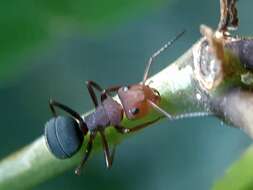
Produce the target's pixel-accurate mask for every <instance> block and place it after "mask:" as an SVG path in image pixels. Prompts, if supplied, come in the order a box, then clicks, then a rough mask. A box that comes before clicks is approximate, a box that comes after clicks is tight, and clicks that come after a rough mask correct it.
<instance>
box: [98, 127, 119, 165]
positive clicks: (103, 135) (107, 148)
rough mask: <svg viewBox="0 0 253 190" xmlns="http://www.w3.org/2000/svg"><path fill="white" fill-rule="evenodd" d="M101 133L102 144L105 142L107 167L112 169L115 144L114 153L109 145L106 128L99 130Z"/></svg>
mask: <svg viewBox="0 0 253 190" xmlns="http://www.w3.org/2000/svg"><path fill="white" fill-rule="evenodd" d="M99 133H100V136H101V140H102V144H103V149H104V156H105V162H106V167H107V168H108V169H110V168H111V166H112V163H113V160H114V155H115V146H114V147H113V150H112V154H110V150H109V145H108V142H107V140H106V137H105V134H104V130H101V131H99Z"/></svg>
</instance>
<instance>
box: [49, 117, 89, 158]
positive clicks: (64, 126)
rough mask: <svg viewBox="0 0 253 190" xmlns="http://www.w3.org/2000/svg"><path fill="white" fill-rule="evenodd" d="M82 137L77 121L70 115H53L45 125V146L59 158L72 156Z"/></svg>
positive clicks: (79, 145) (80, 143)
mask: <svg viewBox="0 0 253 190" xmlns="http://www.w3.org/2000/svg"><path fill="white" fill-rule="evenodd" d="M83 138H84V136H83V133H82V132H81V130H80V128H79V125H78V123H77V121H76V120H75V119H73V118H72V117H69V116H57V117H53V118H52V119H50V120H49V121H48V122H47V123H46V125H45V139H46V143H47V147H48V149H49V150H50V151H51V153H52V154H53V155H54V156H55V157H57V158H59V159H65V158H70V157H72V156H73V155H74V154H75V153H76V152H77V151H78V150H79V149H80V147H81V145H82V143H83Z"/></svg>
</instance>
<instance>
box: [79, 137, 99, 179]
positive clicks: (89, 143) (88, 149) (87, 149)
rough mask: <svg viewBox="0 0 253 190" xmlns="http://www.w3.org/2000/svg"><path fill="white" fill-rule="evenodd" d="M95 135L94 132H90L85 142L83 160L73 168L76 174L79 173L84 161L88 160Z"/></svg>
mask: <svg viewBox="0 0 253 190" xmlns="http://www.w3.org/2000/svg"><path fill="white" fill-rule="evenodd" d="M95 137H96V132H94V133H91V134H90V138H89V142H88V144H87V147H86V150H85V154H84V157H83V160H82V161H81V162H80V164H79V166H78V167H77V168H76V169H75V174H76V175H80V174H81V169H82V167H83V166H84V165H85V163H86V161H87V160H88V158H89V156H90V153H91V151H92V146H93V141H94V139H95Z"/></svg>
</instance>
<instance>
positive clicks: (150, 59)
mask: <svg viewBox="0 0 253 190" xmlns="http://www.w3.org/2000/svg"><path fill="white" fill-rule="evenodd" d="M184 33H185V30H183V31H182V32H180V33H179V34H177V35H176V37H174V38H173V39H172V40H170V41H168V42H167V43H166V44H165V45H164V46H163V47H161V48H160V49H159V50H158V51H156V52H155V53H154V54H153V55H152V56H151V57H150V58H149V60H148V64H147V66H146V69H145V72H144V76H143V81H142V84H143V85H144V84H145V82H146V80H147V78H148V73H149V69H150V66H151V64H152V63H153V60H154V59H155V58H156V57H157V56H158V55H159V54H160V53H162V52H163V51H164V50H166V49H167V48H168V47H170V46H171V45H172V44H173V43H174V42H175V41H176V40H177V39H179V38H180V37H181V36H182V35H183V34H184Z"/></svg>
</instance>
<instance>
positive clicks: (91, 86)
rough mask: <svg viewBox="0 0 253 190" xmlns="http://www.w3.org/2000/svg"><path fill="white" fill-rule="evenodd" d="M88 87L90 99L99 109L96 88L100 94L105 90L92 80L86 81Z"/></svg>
mask: <svg viewBox="0 0 253 190" xmlns="http://www.w3.org/2000/svg"><path fill="white" fill-rule="evenodd" d="M86 86H87V89H88V91H89V94H90V97H91V99H92V101H93V103H94V105H95V107H97V106H98V100H97V97H96V94H95V91H94V88H95V89H96V90H98V91H99V92H101V93H102V92H103V89H102V88H101V87H100V86H99V85H98V84H97V83H96V82H94V81H91V80H88V81H86Z"/></svg>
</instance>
